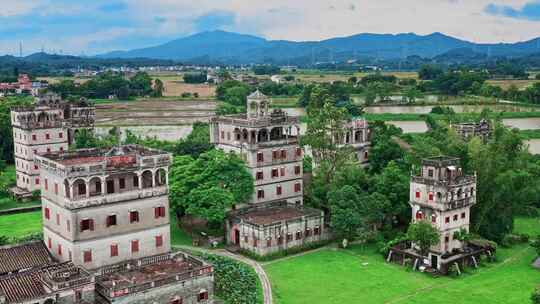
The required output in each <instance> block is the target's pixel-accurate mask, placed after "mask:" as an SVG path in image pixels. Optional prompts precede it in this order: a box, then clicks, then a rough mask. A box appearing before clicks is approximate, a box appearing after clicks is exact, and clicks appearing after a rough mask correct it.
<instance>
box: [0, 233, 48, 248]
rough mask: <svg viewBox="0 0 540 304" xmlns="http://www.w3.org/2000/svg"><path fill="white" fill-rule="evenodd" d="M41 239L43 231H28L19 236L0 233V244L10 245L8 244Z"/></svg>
mask: <svg viewBox="0 0 540 304" xmlns="http://www.w3.org/2000/svg"><path fill="white" fill-rule="evenodd" d="M42 240H43V233H41V232H35V233H30V234H27V235H24V236H21V237H9V236H5V235H0V246H3V245H10V244H21V243H28V242H34V241H42Z"/></svg>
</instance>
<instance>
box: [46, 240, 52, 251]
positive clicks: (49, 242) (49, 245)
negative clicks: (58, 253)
mask: <svg viewBox="0 0 540 304" xmlns="http://www.w3.org/2000/svg"><path fill="white" fill-rule="evenodd" d="M47 247H49V249H51V248H52V240H51V238H49V239H48V240H47Z"/></svg>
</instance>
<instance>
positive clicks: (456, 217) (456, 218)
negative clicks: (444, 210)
mask: <svg viewBox="0 0 540 304" xmlns="http://www.w3.org/2000/svg"><path fill="white" fill-rule="evenodd" d="M457 220H458V215H457V214H454V222H455V221H457Z"/></svg>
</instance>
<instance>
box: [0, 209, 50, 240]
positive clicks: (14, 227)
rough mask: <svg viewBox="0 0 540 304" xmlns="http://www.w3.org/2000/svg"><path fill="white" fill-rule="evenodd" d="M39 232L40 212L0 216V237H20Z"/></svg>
mask: <svg viewBox="0 0 540 304" xmlns="http://www.w3.org/2000/svg"><path fill="white" fill-rule="evenodd" d="M35 232H41V211H35V212H27V213H19V214H12V215H2V216H0V235H5V236H7V237H21V236H25V235H27V234H30V233H35Z"/></svg>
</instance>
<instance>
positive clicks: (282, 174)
mask: <svg viewBox="0 0 540 304" xmlns="http://www.w3.org/2000/svg"><path fill="white" fill-rule="evenodd" d="M279 171H280V174H281V176H282V177H283V176H285V167H281V168H280V170H279Z"/></svg>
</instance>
